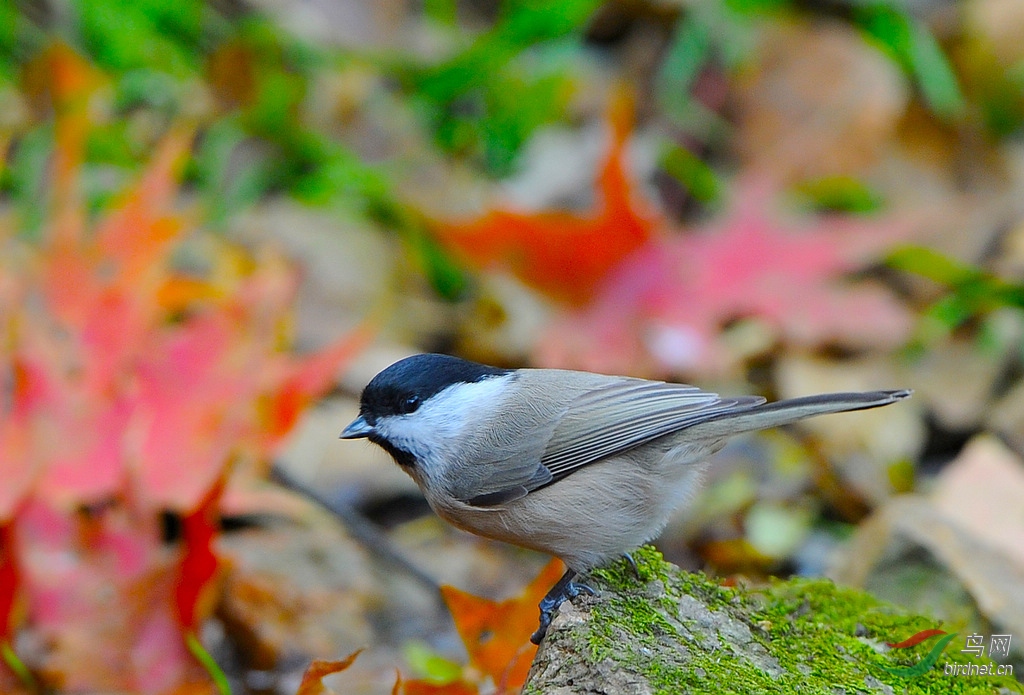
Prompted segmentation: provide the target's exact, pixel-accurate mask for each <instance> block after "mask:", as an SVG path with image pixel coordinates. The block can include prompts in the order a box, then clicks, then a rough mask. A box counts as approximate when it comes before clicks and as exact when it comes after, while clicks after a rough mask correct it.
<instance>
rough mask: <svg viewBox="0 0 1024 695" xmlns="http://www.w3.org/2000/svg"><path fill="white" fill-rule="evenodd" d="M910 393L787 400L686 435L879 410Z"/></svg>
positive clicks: (724, 416)
mask: <svg viewBox="0 0 1024 695" xmlns="http://www.w3.org/2000/svg"><path fill="white" fill-rule="evenodd" d="M911 393H913V392H912V391H910V390H909V389H900V390H898V391H865V392H862V393H824V394H821V395H818V396H803V397H801V398H790V399H788V400H785V401H775V402H774V403H763V404H761V405H756V406H753V407H746V408H738V409H736V410H730V411H727V412H725V413H720V414H718V415H715V416H713V417H711V418H709V419H708V420H705V421H703V422H700V423H698V424H696V425H693V426H692V427H690V428H688V431H689V433H690V434H691V435H692V436H701V437H703V436H707V437H709V438H713V437H727V436H730V435H733V434H739V433H741V432H751V431H754V430H763V429H766V428H769V427H778V426H780V425H788V424H790V423H792V422H796V421H797V420H803V419H804V418H808V417H814V416H815V415H827V414H829V413H842V412H846V411H848V410H866V409H868V408H879V407H881V406H884V405H891V404H892V403H896V402H897V401H902V400H903V399H905V398H909V397H910V394H911Z"/></svg>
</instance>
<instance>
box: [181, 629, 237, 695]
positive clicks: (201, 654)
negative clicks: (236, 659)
mask: <svg viewBox="0 0 1024 695" xmlns="http://www.w3.org/2000/svg"><path fill="white" fill-rule="evenodd" d="M185 646H186V647H187V648H188V651H189V653H190V654H191V655H192V656H194V657H195V658H196V661H198V662H199V663H200V665H202V667H203V668H204V669H206V672H207V673H208V674H210V679H211V680H212V681H213V684H214V686H215V687H216V688H217V692H218V693H219V695H231V684H230V683H228V677H227V676H226V675H224V671H223V670H222V669H221V667H220V666H219V665H218V664H217V662H216V661H214V659H213V657H212V656H210V652H208V651H206V647H204V646H203V645H202V643H201V642H200V641H199V639H198V638H197V637H196V636H195V633H193V632H187V633H185Z"/></svg>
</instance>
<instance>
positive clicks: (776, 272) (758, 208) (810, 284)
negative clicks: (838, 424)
mask: <svg viewBox="0 0 1024 695" xmlns="http://www.w3.org/2000/svg"><path fill="white" fill-rule="evenodd" d="M775 192H776V191H775V189H774V187H773V186H771V185H770V184H768V183H766V182H764V181H750V180H748V181H745V182H741V184H740V185H739V186H738V189H737V191H736V193H735V195H734V200H735V201H736V202H735V205H734V208H733V209H732V210H731V211H729V212H727V213H726V214H725V215H724V216H723V217H722V218H720V219H718V220H715V221H713V222H712V223H711V224H710V225H709V226H708V228H706V229H699V230H694V231H692V232H689V233H685V234H678V235H675V236H673V237H667V236H659V237H657V238H655V239H652V240H651V241H650V242H649V243H648V244H647V245H646V246H645V247H644V248H643V249H641V250H639V251H637V252H636V253H634V254H633V255H632V256H631V257H630V258H629V259H627V260H626V261H625V262H623V263H622V264H621V265H620V266H619V267H617V268H616V269H615V270H614V272H612V273H611V274H610V276H609V277H608V278H607V279H606V281H605V282H604V283H603V285H602V287H601V290H600V292H599V293H598V295H597V298H596V299H595V301H594V302H593V303H592V304H591V305H590V306H588V307H586V308H584V309H582V310H579V311H576V312H570V313H567V314H565V315H563V316H562V317H559V318H558V319H557V320H556V321H555V322H554V323H553V324H552V326H551V327H550V330H549V331H548V333H547V334H546V335H545V336H544V337H543V339H542V341H541V343H540V345H539V346H538V361H539V362H540V363H542V364H544V365H545V366H571V367H575V368H583V369H589V370H593V371H603V372H611V373H621V372H636V371H638V370H640V371H651V372H655V373H664V372H666V371H671V372H677V373H678V372H694V371H698V370H701V371H704V372H707V371H715V370H721V369H724V368H726V367H728V366H730V361H731V355H730V351H729V349H728V347H727V346H726V345H724V344H723V343H722V342H721V341H720V340H719V336H720V335H721V333H722V330H723V329H724V328H725V327H726V326H727V325H728V324H729V323H730V322H731V321H734V320H736V319H743V318H752V319H756V320H758V321H760V322H761V323H762V325H764V326H765V327H766V328H767V329H768V330H769V331H770V332H771V334H772V335H773V336H774V338H775V339H776V340H781V341H785V342H788V343H792V344H797V345H803V346H817V345H822V344H825V343H829V342H836V343H839V344H842V345H845V346H850V347H868V346H879V347H894V346H898V345H900V344H902V343H903V342H904V341H905V340H906V338H907V337H908V335H909V332H910V329H911V315H910V313H909V311H908V310H907V309H906V308H904V307H903V306H902V305H901V304H900V303H899V302H898V301H897V300H896V298H895V297H894V296H893V295H892V294H891V293H889V292H887V291H886V290H885V289H884V288H882V287H880V286H878V285H877V284H873V283H871V282H854V281H851V280H849V278H848V276H849V274H850V273H852V272H853V271H855V270H858V269H859V268H862V267H863V266H864V265H865V264H867V263H868V262H870V261H871V260H872V259H873V258H877V257H878V256H879V255H880V253H881V251H882V250H883V249H885V248H887V247H889V246H891V245H892V244H893V243H895V242H896V241H897V240H900V239H904V238H906V236H907V235H908V234H909V233H910V231H911V229H912V228H913V226H912V225H911V223H910V222H909V221H896V220H877V221H853V220H843V219H839V218H834V217H828V218H820V219H817V220H814V221H813V222H810V223H804V224H794V223H792V222H787V221H786V220H785V219H784V218H782V217H781V216H779V215H775V214H773V213H771V212H770V211H771V210H772V203H773V199H774V194H775Z"/></svg>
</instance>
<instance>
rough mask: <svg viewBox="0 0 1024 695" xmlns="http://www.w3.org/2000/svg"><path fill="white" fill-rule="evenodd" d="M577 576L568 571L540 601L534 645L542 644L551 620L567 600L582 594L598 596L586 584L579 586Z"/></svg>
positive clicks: (532, 639) (533, 638) (532, 640)
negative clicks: (575, 580)
mask: <svg viewBox="0 0 1024 695" xmlns="http://www.w3.org/2000/svg"><path fill="white" fill-rule="evenodd" d="M575 576H576V572H575V571H574V570H566V571H565V574H563V575H562V578H561V579H559V580H558V581H557V582H555V585H554V586H553V587H551V591H549V592H548V593H547V594H545V596H544V598H542V599H541V600H540V604H538V606H537V607H538V608H540V626H539V627H538V628H537V631H536V632H534V633H533V635H531V636H530V641H531V642H533V643H534V644H540V641H541V640H542V639H544V635H545V634H547V631H548V626H549V625H551V619H552V618H553V617H554V615H555V611H556V610H558V607H559V606H561V605H562V604H563V603H565V601H566V600H572V599H574V598H576V597H577V596H579V595H580V594H590V595H591V596H594V595H596V594H597V592H596V591H594V590H593V589H592V588H590V587H589V586H587V585H586V584H579V583H577V582H574V581H573V578H574V577H575Z"/></svg>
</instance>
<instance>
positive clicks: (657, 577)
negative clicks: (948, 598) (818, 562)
mask: <svg viewBox="0 0 1024 695" xmlns="http://www.w3.org/2000/svg"><path fill="white" fill-rule="evenodd" d="M633 557H634V559H635V560H636V562H637V565H638V568H639V574H640V579H639V580H638V578H637V576H636V574H635V573H634V571H633V568H632V567H631V566H630V565H629V563H627V562H626V561H625V560H623V561H620V562H616V563H614V564H612V565H611V566H609V567H606V568H602V569H599V570H596V571H594V572H593V573H592V574H591V576H590V577H589V578H588V579H587V580H586V581H590V582H592V583H593V586H594V588H596V589H598V590H599V592H600V597H599V599H598V600H596V601H595V602H594V604H593V607H592V610H591V613H590V616H589V618H588V619H587V621H586V622H584V623H583V624H581V625H578V626H576V627H574V628H573V630H574V631H575V634H574V635H573V640H574V641H575V642H576V643H579V644H585V645H586V649H585V650H581V654H580V657H581V658H583V659H587V660H589V661H590V662H591V663H593V664H597V663H599V662H601V661H604V660H606V659H609V658H612V657H613V655H614V658H615V659H616V660H617V661H618V662H619V663H621V665H622V667H623V668H626V669H629V670H630V671H633V672H635V673H639V674H642V675H643V676H644V677H645V678H646V679H647V680H648V682H649V683H650V684H651V686H652V688H653V689H654V692H656V693H666V694H667V693H672V694H676V693H680V692H700V693H709V694H720V693H744V694H745V693H751V692H757V693H780V694H781V693H793V692H800V693H821V694H823V695H825V694H827V695H836V694H837V693H856V692H864V691H866V690H873V689H877V688H879V687H882V686H880V685H879V684H885V685H887V686H889V687H890V688H891V689H892V691H893V692H894V693H904V692H905V693H954V694H955V693H960V694H963V695H966V694H969V693H970V694H973V693H993V692H999V690H1000V688H1006V689H1008V690H1009V691H1011V692H1021V688H1020V684H1018V683H1017V682H1016V681H1015V680H1014V679H1012V678H1009V677H996V676H948V675H945V674H944V673H943V667H944V666H945V664H947V663H978V664H984V663H989V662H988V660H987V659H975V658H974V657H972V656H971V655H968V654H964V653H962V652H961V651H960V649H962V648H963V646H964V639H963V636H962V635H961V636H959V637H958V638H957V639H955V640H954V641H953V642H952V643H950V644H949V646H948V647H947V648H946V650H945V651H944V652H943V653H942V655H941V656H940V657H939V660H938V663H937V665H936V666H934V667H933V668H931V669H929V670H926V671H925V672H924V673H923V674H921V675H920V676H916V677H902V676H899V675H895V674H893V673H891V672H889V671H887V670H886V669H887V668H890V669H893V668H896V669H898V668H900V667H907V666H913V665H915V664H918V663H919V662H920V661H921V660H922V659H923V658H924V657H925V656H926V655H927V654H928V652H929V651H930V650H931V649H932V648H933V647H934V645H935V644H936V639H934V638H933V639H929V640H926V641H924V642H923V643H922V644H920V645H917V646H915V647H913V648H909V649H900V650H889V649H888V648H887V647H885V642H887V641H889V642H895V641H900V640H904V639H906V638H907V637H909V636H911V635H913V634H915V633H917V632H919V631H921V630H927V629H930V628H934V627H936V626H937V622H936V621H935V620H932V619H929V618H926V617H923V616H915V615H909V614H907V613H905V612H903V611H901V610H899V609H897V608H895V607H893V606H890V605H887V604H885V603H882V602H880V601H878V600H876V599H874V598H873V597H871V596H869V595H868V594H865V593H863V592H859V591H854V590H850V589H844V588H841V587H837V586H836V585H834V584H833V583H831V582H830V581H827V580H822V579H792V580H789V581H776V582H774V583H772V584H770V585H768V586H765V587H760V588H756V589H747V590H744V589H736V588H730V587H724V586H721V585H720V584H718V583H717V582H715V581H714V580H712V579H709V578H708V577H706V576H704V575H703V574H688V573H683V572H680V571H679V570H678V568H675V567H673V566H672V565H670V564H668V563H667V562H665V560H664V559H663V558H662V556H661V554H660V553H658V552H657V551H656V550H654V549H653V548H649V547H645V548H642V549H640V550H638V551H637V552H636V553H634V555H633ZM945 629H947V630H948V631H954V628H948V627H947V628H945ZM755 643H756V644H755Z"/></svg>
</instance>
